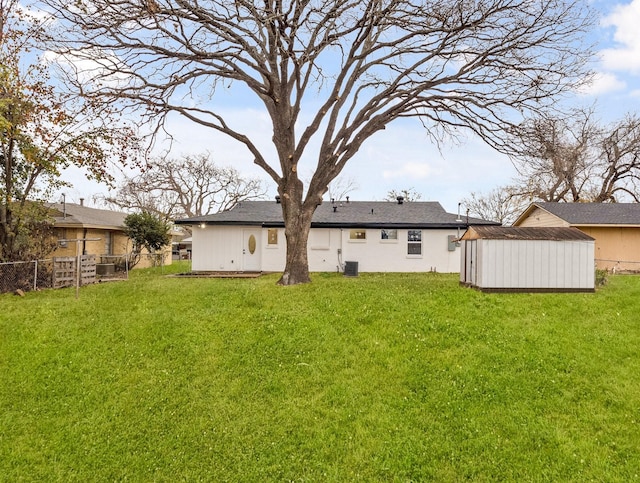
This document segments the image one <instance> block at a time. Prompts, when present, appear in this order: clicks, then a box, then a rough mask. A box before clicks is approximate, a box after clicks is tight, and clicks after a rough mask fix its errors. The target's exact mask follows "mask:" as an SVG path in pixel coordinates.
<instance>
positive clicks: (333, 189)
mask: <svg viewBox="0 0 640 483" xmlns="http://www.w3.org/2000/svg"><path fill="white" fill-rule="evenodd" d="M358 188H360V186H358V183H357V181H356V180H355V179H353V178H344V177H342V176H338V177H337V178H335V179H334V180H333V181H331V183H329V190H328V191H329V199H330V200H335V201H342V200H343V199H345V198H347V195H348V194H349V193H351V192H353V191H355V190H357V189H358Z"/></svg>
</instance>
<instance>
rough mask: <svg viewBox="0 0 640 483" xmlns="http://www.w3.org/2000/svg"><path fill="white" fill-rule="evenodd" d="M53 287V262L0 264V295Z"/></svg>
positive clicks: (33, 261)
mask: <svg viewBox="0 0 640 483" xmlns="http://www.w3.org/2000/svg"><path fill="white" fill-rule="evenodd" d="M51 287H53V260H32V261H30V262H6V263H0V293H8V292H15V291H17V290H22V291H23V292H28V291H29V290H38V289H43V288H51Z"/></svg>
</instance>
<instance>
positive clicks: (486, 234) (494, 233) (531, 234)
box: [461, 226, 594, 241]
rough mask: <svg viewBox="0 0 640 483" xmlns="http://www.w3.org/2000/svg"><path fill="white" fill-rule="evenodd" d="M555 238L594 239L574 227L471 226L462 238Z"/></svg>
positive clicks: (561, 239) (566, 239) (569, 239)
mask: <svg viewBox="0 0 640 483" xmlns="http://www.w3.org/2000/svg"><path fill="white" fill-rule="evenodd" d="M478 239H483V240H553V241H575V240H584V241H593V240H594V239H593V238H591V237H590V236H589V235H586V234H585V233H584V232H582V231H580V230H578V229H577V228H572V227H550V228H546V227H520V226H470V227H469V229H468V230H467V231H466V233H465V234H464V235H463V236H462V238H461V240H478Z"/></svg>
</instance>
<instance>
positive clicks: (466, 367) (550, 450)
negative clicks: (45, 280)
mask: <svg viewBox="0 0 640 483" xmlns="http://www.w3.org/2000/svg"><path fill="white" fill-rule="evenodd" d="M174 270H175V269H174ZM165 274H166V272H165ZM277 277H278V276H277V275H270V276H265V277H261V278H258V279H202V278H200V279H197V278H184V277H182V278H180V277H167V276H164V275H163V274H161V273H160V272H157V271H156V272H154V271H153V270H147V271H144V270H142V271H134V272H133V273H132V275H131V279H130V280H129V281H126V282H117V283H116V282H114V283H105V284H99V285H93V286H89V287H84V288H82V289H81V292H80V298H79V299H78V300H76V299H75V290H74V289H64V290H55V291H54V290H49V291H44V292H39V293H28V294H27V295H26V296H25V297H16V296H13V295H2V296H0V481H11V482H13V481H47V482H48V481H65V482H66V481H83V482H84V481H121V480H128V481H215V482H222V481H240V482H262V481H296V482H307V481H313V482H315V481H331V482H345V481H376V482H377V481H430V480H432V481H461V480H474V481H496V480H501V481H540V482H542V481H576V482H583V481H607V482H610V481H620V482H627V481H633V480H639V479H640V476H639V475H640V427H639V426H640V277H632V276H615V277H611V278H610V280H609V283H608V284H607V285H606V286H605V287H604V288H602V289H599V290H598V291H597V292H596V293H595V294H483V293H479V292H477V291H474V290H470V289H465V288H461V287H459V286H458V283H457V276H453V275H441V274H386V275H385V274H361V275H360V276H359V277H357V278H346V277H343V276H341V275H338V274H315V275H314V276H313V283H312V284H309V285H305V286H297V287H279V286H276V281H277Z"/></svg>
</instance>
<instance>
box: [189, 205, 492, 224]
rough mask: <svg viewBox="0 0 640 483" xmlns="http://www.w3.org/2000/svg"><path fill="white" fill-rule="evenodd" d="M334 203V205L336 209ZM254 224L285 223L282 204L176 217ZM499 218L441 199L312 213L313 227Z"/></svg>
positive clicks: (197, 221) (326, 208) (327, 207)
mask: <svg viewBox="0 0 640 483" xmlns="http://www.w3.org/2000/svg"><path fill="white" fill-rule="evenodd" d="M334 207H335V209H334ZM202 223H204V224H206V225H254V226H265V227H269V226H272V227H281V226H284V221H283V216H282V205H281V204H279V203H277V202H275V201H242V202H241V203H238V204H237V205H236V206H235V207H233V208H232V209H231V210H228V211H223V212H220V213H215V214H211V215H205V216H198V217H194V218H186V219H183V220H176V224H180V225H199V224H202ZM469 223H473V224H479V225H481V224H490V225H496V224H497V223H496V222H493V221H486V220H481V219H478V218H468V219H467V217H466V216H463V217H461V219H459V220H458V216H457V215H456V214H452V213H447V212H446V211H445V210H444V208H442V206H441V205H440V203H438V202H436V201H427V202H418V201H412V202H405V203H397V202H391V201H350V202H344V201H343V202H337V203H335V204H333V203H331V202H324V203H322V204H321V205H319V206H318V208H317V210H316V212H315V213H314V215H313V221H312V223H311V226H312V227H314V228H320V227H322V228H344V227H356V228H376V227H378V228H379V227H388V228H411V227H416V228H417V227H423V228H456V227H462V226H467V225H468V224H469Z"/></svg>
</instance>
